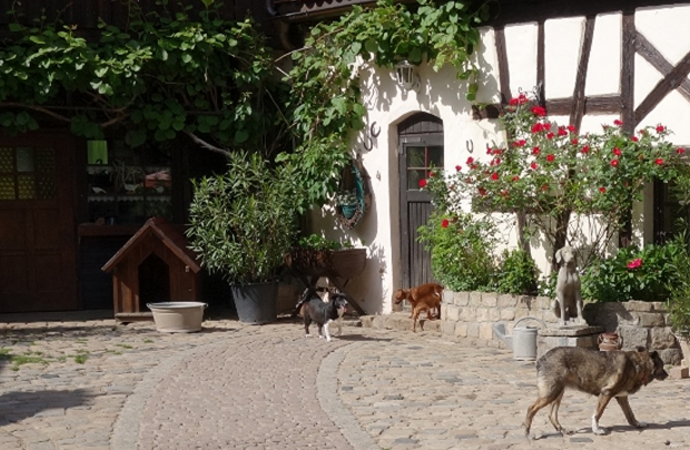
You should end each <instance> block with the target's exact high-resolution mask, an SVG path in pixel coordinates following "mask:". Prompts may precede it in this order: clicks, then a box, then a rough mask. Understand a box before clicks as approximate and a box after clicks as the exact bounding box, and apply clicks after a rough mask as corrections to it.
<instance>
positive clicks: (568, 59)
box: [532, 17, 585, 99]
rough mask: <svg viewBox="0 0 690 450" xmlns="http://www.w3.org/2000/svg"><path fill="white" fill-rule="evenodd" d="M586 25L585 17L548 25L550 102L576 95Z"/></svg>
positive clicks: (547, 85)
mask: <svg viewBox="0 0 690 450" xmlns="http://www.w3.org/2000/svg"><path fill="white" fill-rule="evenodd" d="M584 25H585V19H584V17H575V18H567V19H552V20H547V21H546V22H545V23H544V36H545V44H544V64H545V75H544V77H545V81H544V83H545V90H544V91H545V95H546V98H547V99H552V98H565V97H570V96H572V95H573V91H574V90H575V79H576V77H577V66H578V63H579V61H580V47H581V45H582V35H583V33H584ZM532 70H535V69H532Z"/></svg>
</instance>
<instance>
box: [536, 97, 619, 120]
mask: <svg viewBox="0 0 690 450" xmlns="http://www.w3.org/2000/svg"><path fill="white" fill-rule="evenodd" d="M583 103H584V110H583V116H584V115H586V114H619V113H620V112H621V109H622V105H621V97H620V95H599V96H592V97H584V101H583ZM574 107H575V100H574V99H573V98H572V97H569V98H552V99H550V100H548V101H547V102H546V111H548V113H549V115H550V116H567V115H569V114H570V113H571V112H572V111H573V108H574Z"/></svg>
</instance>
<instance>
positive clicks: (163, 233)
mask: <svg viewBox="0 0 690 450" xmlns="http://www.w3.org/2000/svg"><path fill="white" fill-rule="evenodd" d="M187 244H188V243H187V239H186V238H185V236H184V234H183V232H182V229H181V228H180V227H178V226H175V225H172V224H170V223H168V222H167V221H166V220H165V219H163V218H162V217H154V218H152V219H149V220H148V221H147V222H146V223H145V224H144V225H143V226H142V227H141V228H140V229H139V230H138V231H137V232H136V233H135V234H134V236H132V238H131V239H130V240H129V241H127V243H125V245H124V246H122V248H121V249H120V250H118V252H117V253H115V255H113V257H112V258H110V260H109V261H108V262H107V263H105V265H104V266H103V267H102V268H101V270H103V271H105V272H108V273H112V274H113V302H114V310H115V319H116V320H117V321H119V322H134V321H140V320H153V316H152V314H151V312H150V311H148V309H147V308H146V304H147V303H155V302H177V301H180V302H182V301H185V302H187V301H199V298H200V295H201V286H200V270H201V267H200V266H199V264H198V263H197V259H196V254H195V253H194V252H192V251H191V250H190V249H188V248H187Z"/></svg>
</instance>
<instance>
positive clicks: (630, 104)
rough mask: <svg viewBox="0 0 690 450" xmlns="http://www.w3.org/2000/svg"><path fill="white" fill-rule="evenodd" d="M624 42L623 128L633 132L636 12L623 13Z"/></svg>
mask: <svg viewBox="0 0 690 450" xmlns="http://www.w3.org/2000/svg"><path fill="white" fill-rule="evenodd" d="M622 31H623V40H622V50H621V51H622V55H621V64H622V67H621V103H622V106H623V109H622V111H621V119H622V120H623V127H624V128H625V129H626V130H628V131H629V132H632V131H634V130H635V120H634V117H635V116H634V109H633V108H634V107H635V89H634V87H635V37H636V34H637V32H636V31H635V10H634V9H628V10H626V11H624V12H623V30H622Z"/></svg>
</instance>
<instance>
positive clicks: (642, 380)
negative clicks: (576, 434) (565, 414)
mask: <svg viewBox="0 0 690 450" xmlns="http://www.w3.org/2000/svg"><path fill="white" fill-rule="evenodd" d="M666 377H668V373H666V371H665V370H664V362H663V361H662V360H661V358H660V357H659V354H658V353H657V352H651V353H650V352H648V351H647V350H645V349H644V348H643V347H638V348H637V351H626V352H622V351H610V352H604V351H598V350H589V349H585V348H579V347H556V348H554V349H551V350H549V351H548V352H546V353H545V354H544V356H542V357H541V358H539V360H538V361H537V387H538V389H539V397H538V398H537V401H535V402H534V404H532V406H530V407H529V408H528V409H527V416H526V417H525V435H526V436H529V430H530V427H531V426H532V419H533V418H534V415H535V414H536V413H537V411H539V410H540V409H542V408H543V407H545V406H547V405H549V404H550V405H551V412H550V414H549V420H550V421H551V424H552V425H553V426H554V428H556V431H559V432H561V433H566V431H565V430H564V429H563V427H562V426H561V424H560V423H559V422H558V408H559V406H560V405H561V400H562V399H563V392H564V391H565V389H566V388H573V389H577V390H579V391H582V392H585V393H588V394H592V395H596V396H598V397H599V401H598V402H597V407H596V409H595V410H594V414H593V415H592V432H593V433H594V434H606V433H607V430H606V429H604V428H600V427H599V419H600V418H601V415H602V414H603V413H604V409H605V408H606V405H608V403H609V401H611V399H612V398H615V399H616V401H617V402H618V405H620V407H621V409H622V410H623V414H625V419H626V420H627V421H628V423H629V424H630V425H631V426H633V427H635V428H644V427H645V426H647V424H645V423H644V422H638V421H637V419H635V415H634V414H633V412H632V409H630V403H628V395H630V394H634V393H635V392H637V391H639V390H640V388H641V387H642V386H646V385H647V384H649V383H650V382H651V381H652V380H664V379H666Z"/></svg>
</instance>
